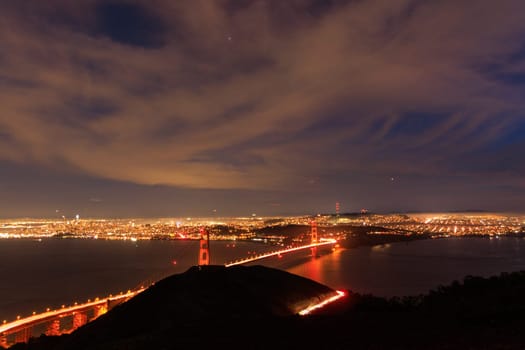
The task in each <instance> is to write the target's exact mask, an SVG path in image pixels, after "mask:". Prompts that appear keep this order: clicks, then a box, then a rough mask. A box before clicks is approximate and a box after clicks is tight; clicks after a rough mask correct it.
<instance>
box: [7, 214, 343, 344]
mask: <svg viewBox="0 0 525 350" xmlns="http://www.w3.org/2000/svg"><path fill="white" fill-rule="evenodd" d="M336 244H337V241H336V240H335V239H319V237H318V234H317V223H316V222H315V221H312V223H311V242H310V243H309V244H305V245H301V246H296V247H286V248H283V249H280V250H276V251H273V252H267V253H263V254H259V255H255V256H250V257H247V258H244V259H239V260H236V261H232V262H229V263H226V264H224V265H225V266H226V267H231V266H237V265H244V264H248V263H251V262H254V261H258V260H263V259H267V258H271V257H274V256H278V257H281V256H282V255H284V254H288V253H292V252H297V251H301V250H306V249H310V250H311V251H312V256H313V257H316V256H317V249H318V248H321V247H327V246H328V247H329V246H332V247H333V246H335V245H336ZM209 264H210V240H209V234H208V232H205V231H204V230H201V239H200V244H199V259H198V265H209ZM146 289H147V288H146V287H144V286H141V287H140V288H138V289H135V290H128V291H127V292H126V293H121V294H119V295H115V296H114V295H109V296H107V297H105V298H96V299H94V300H88V301H87V302H85V303H81V304H78V303H75V304H74V305H71V306H67V307H66V306H65V305H63V306H62V308H60V309H56V310H50V309H47V310H46V311H44V312H42V313H36V312H34V313H33V314H32V315H31V316H28V317H24V318H20V317H17V319H16V320H15V321H12V322H7V321H3V323H2V324H0V346H3V347H9V346H11V345H13V344H16V343H27V342H28V341H29V339H30V338H31V337H32V336H33V335H34V334H42V333H43V334H45V335H48V336H58V335H62V334H67V333H71V332H73V331H74V330H76V329H77V328H79V327H81V326H83V325H84V324H86V323H88V322H91V321H93V320H95V319H96V318H98V317H99V316H101V315H103V314H105V313H106V312H108V311H109V310H110V309H112V308H113V307H115V306H117V305H119V304H121V303H123V302H125V301H127V300H129V299H131V298H133V297H134V296H136V295H137V294H139V293H141V292H143V291H144V290H146ZM343 296H344V292H342V291H337V292H336V293H335V294H334V295H333V296H331V297H329V298H327V299H325V300H322V301H321V302H320V303H319V304H316V305H310V306H309V307H308V308H306V309H305V310H302V311H300V312H299V314H300V315H306V314H308V313H310V312H311V311H313V310H315V309H318V308H320V307H322V306H324V305H325V304H328V303H331V302H333V301H336V300H338V299H340V298H342V297H343ZM39 330H40V331H41V333H38V331H39Z"/></svg>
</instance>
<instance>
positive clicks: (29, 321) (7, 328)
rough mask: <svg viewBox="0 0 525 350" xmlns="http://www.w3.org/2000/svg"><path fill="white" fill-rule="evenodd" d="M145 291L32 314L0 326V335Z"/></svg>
mask: <svg viewBox="0 0 525 350" xmlns="http://www.w3.org/2000/svg"><path fill="white" fill-rule="evenodd" d="M145 289H146V288H140V289H137V290H134V291H128V292H127V293H125V294H120V295H116V296H110V297H107V298H103V299H98V298H97V299H95V300H94V301H91V302H87V303H83V304H78V305H73V306H69V307H65V308H61V309H57V310H50V311H45V312H42V313H40V314H34V315H31V316H29V317H24V318H20V319H17V320H15V321H13V322H9V323H7V322H6V323H4V324H2V325H0V334H2V333H6V334H7V333H12V332H16V331H17V330H19V329H23V328H26V327H28V326H29V325H35V324H39V323H41V322H45V321H47V320H49V319H53V318H56V317H59V316H65V315H71V314H73V313H74V312H80V311H82V310H85V309H90V308H92V307H96V306H101V305H104V304H107V303H108V302H111V301H118V300H126V299H130V298H132V297H134V296H135V295H137V294H139V293H141V292H143V291H144V290H145Z"/></svg>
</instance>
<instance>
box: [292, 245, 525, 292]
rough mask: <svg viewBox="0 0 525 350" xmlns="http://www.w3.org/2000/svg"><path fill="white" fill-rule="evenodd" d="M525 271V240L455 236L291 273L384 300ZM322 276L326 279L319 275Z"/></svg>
mask: <svg viewBox="0 0 525 350" xmlns="http://www.w3.org/2000/svg"><path fill="white" fill-rule="evenodd" d="M519 270H525V240H524V239H520V238H501V239H493V240H489V239H484V238H450V239H439V240H425V241H414V242H409V243H393V244H386V245H380V246H374V247H359V248H356V249H347V250H340V251H338V252H336V253H334V254H332V255H327V256H323V257H321V258H319V259H317V260H313V261H310V262H308V263H305V264H303V265H300V266H295V267H292V268H290V269H288V271H290V272H292V273H295V274H298V275H301V276H304V277H308V278H312V279H315V280H317V281H319V282H321V283H324V284H326V285H328V286H330V287H333V288H337V289H341V288H342V289H350V290H353V291H355V292H359V293H365V294H368V293H371V294H375V295H379V296H395V295H398V296H401V295H416V294H421V293H426V292H428V291H429V290H430V289H432V288H435V287H437V286H438V285H446V284H449V283H451V282H452V281H454V280H462V279H463V278H464V277H465V276H467V275H477V276H484V277H489V276H493V275H499V274H500V273H501V272H511V271H519ZM318 276H320V277H318Z"/></svg>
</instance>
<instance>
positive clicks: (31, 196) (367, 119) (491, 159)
mask: <svg viewBox="0 0 525 350" xmlns="http://www.w3.org/2000/svg"><path fill="white" fill-rule="evenodd" d="M524 154H525V2H524V1H522V0H499V1H494V0H476V1H468V0H441V1H425V0H421V1H410V0H332V1H329V0H324V1H323V0H288V1H282V0H274V1H272V0H266V1H265V0H224V1H223V0H216V1H213V0H187V1H173V0H144V1H138V0H137V1H102V0H80V1H71V0H46V1H42V0H23V1H15V0H12V1H10V0H6V1H1V2H0V217H20V216H24V217H58V216H61V215H66V216H73V215H75V214H77V213H78V214H80V215H81V217H96V216H98V217H101V216H102V217H127V216H159V217H160V216H172V217H178V216H229V215H251V214H252V213H256V214H257V215H273V214H285V215H290V214H303V213H305V214H308V213H326V212H334V211H335V202H340V206H341V211H342V212H350V211H357V210H360V209H361V208H367V209H369V210H371V211H374V212H391V211H448V210H458V211H461V210H473V209H481V210H489V211H514V212H523V211H525V162H524ZM57 210H58V211H57Z"/></svg>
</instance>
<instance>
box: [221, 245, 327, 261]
mask: <svg viewBox="0 0 525 350" xmlns="http://www.w3.org/2000/svg"><path fill="white" fill-rule="evenodd" d="M336 243H337V241H336V240H335V239H321V241H320V242H318V243H312V244H308V245H304V246H299V247H293V248H287V249H283V250H278V251H275V252H270V253H264V254H259V255H256V256H252V257H249V258H246V259H241V260H236V261H234V262H230V263H227V264H226V265H225V266H226V267H230V266H236V265H243V264H247V263H250V262H253V261H257V260H261V259H266V258H270V257H272V256H279V255H281V254H286V253H291V252H296V251H299V250H303V249H309V248H317V247H322V246H326V245H334V244H336Z"/></svg>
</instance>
